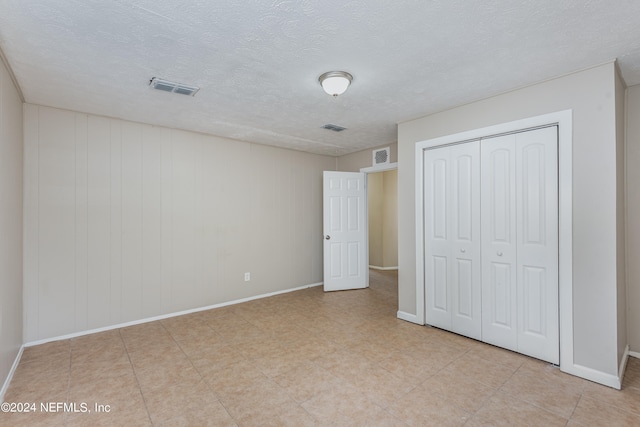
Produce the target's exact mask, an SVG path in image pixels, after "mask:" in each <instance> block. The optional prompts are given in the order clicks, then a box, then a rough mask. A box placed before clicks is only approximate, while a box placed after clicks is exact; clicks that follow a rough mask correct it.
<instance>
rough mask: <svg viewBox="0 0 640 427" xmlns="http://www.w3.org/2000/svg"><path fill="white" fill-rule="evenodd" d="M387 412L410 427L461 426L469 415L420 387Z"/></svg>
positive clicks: (399, 400) (398, 401)
mask: <svg viewBox="0 0 640 427" xmlns="http://www.w3.org/2000/svg"><path fill="white" fill-rule="evenodd" d="M388 411H389V413H390V414H391V415H393V416H394V417H396V418H398V419H399V420H401V421H403V422H405V423H406V424H408V425H410V426H461V425H464V423H465V422H467V420H468V419H469V417H470V415H471V414H469V413H468V412H466V411H464V410H462V409H460V408H459V407H458V406H456V405H455V404H454V403H452V402H449V401H447V400H445V399H444V398H443V397H441V396H438V395H436V394H433V393H430V392H428V391H427V390H425V389H423V388H421V387H416V388H414V389H413V390H411V391H409V392H408V393H407V394H406V395H404V396H403V397H402V398H401V399H398V400H397V401H396V402H395V403H394V404H393V405H391V406H390V407H389V408H388Z"/></svg>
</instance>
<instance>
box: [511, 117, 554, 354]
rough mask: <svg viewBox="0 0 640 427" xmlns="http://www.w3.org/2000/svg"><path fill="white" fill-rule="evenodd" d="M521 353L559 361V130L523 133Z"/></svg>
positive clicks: (519, 157) (519, 145)
mask: <svg viewBox="0 0 640 427" xmlns="http://www.w3.org/2000/svg"><path fill="white" fill-rule="evenodd" d="M516 146H517V155H516V170H517V176H516V185H517V187H518V195H519V198H518V205H517V219H518V232H517V251H518V259H517V283H518V291H517V300H518V302H517V307H518V351H520V352H522V353H524V354H527V355H530V356H533V357H536V358H539V359H543V360H546V361H548V362H551V363H555V364H558V363H559V325H558V176H557V171H558V169H557V152H558V151H557V128H556V127H548V128H543V129H537V130H535V131H529V132H523V133H521V134H517V144H516Z"/></svg>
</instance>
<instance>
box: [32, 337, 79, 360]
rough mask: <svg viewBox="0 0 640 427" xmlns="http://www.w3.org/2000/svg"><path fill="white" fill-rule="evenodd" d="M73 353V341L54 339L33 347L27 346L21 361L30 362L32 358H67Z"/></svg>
mask: <svg viewBox="0 0 640 427" xmlns="http://www.w3.org/2000/svg"><path fill="white" fill-rule="evenodd" d="M70 353H71V343H70V341H69V340H62V341H54V342H50V343H46V344H40V345H36V346H31V347H25V349H24V350H23V352H22V357H21V358H20V362H24V363H27V362H30V361H32V360H36V359H37V360H39V361H43V360H48V359H58V358H63V359H64V358H65V357H66V356H69V354H70Z"/></svg>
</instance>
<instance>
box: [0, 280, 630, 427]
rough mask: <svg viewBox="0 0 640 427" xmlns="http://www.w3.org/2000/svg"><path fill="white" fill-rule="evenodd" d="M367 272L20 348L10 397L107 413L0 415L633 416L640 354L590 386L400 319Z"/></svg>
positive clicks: (392, 300)
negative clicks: (346, 285)
mask: <svg viewBox="0 0 640 427" xmlns="http://www.w3.org/2000/svg"><path fill="white" fill-rule="evenodd" d="M370 279H371V283H370V287H369V288H367V289H362V290H354V291H346V292H335V293H333V292H330V293H325V292H324V291H323V289H322V288H321V287H313V288H309V289H305V290H300V291H296V292H291V293H287V294H283V295H278V296H274V297H270V298H266V299H262V300H255V301H250V302H246V303H243V304H238V305H233V306H228V307H222V308H219V309H213V310H206V311H202V312H197V313H192V314H188V315H184V316H177V317H173V318H169V319H164V320H161V321H156V322H150V323H145V324H140V325H135V326H130V327H126V328H122V329H119V330H113V331H107V332H101V333H97V334H92V335H87V336H82V337H77V338H73V339H71V340H63V341H59V342H53V343H48V344H44V345H39V346H34V347H30V348H27V349H25V351H24V354H23V356H22V360H21V362H20V364H19V366H18V368H17V370H16V372H15V375H14V377H13V381H12V382H11V384H10V386H9V388H8V390H7V393H6V395H5V400H6V401H15V402H17V401H21V402H28V401H35V402H37V403H38V404H39V403H40V402H67V403H75V404H80V403H86V404H88V405H89V406H91V405H93V404H95V403H98V404H102V405H109V407H110V412H108V413H102V414H96V413H90V414H84V413H56V414H46V413H44V414H43V413H37V414H1V413H0V426H3V425H10V426H15V425H29V426H38V425H47V426H49V425H52V426H56V425H60V426H67V425H68V426H84V425H87V426H100V425H108V426H118V425H122V426H138V425H139V426H150V425H152V423H153V425H155V426H161V425H162V426H164V425H168V426H191V425H213V426H227V425H228V426H235V425H238V426H255V425H262V426H271V425H273V426H287V425H295V426H326V425H336V426H385V427H386V426H429V425H437V426H441V425H444V426H446V425H462V424H465V423H466V425H469V426H477V425H495V426H500V425H509V426H518V425H534V426H538V425H545V426H547V425H549V426H553V425H567V426H594V425H623V426H624V425H634V426H635V425H640V419H639V417H640V361H638V360H637V359H634V358H630V359H629V361H628V365H627V371H626V375H625V378H624V382H623V390H622V391H618V390H614V389H611V388H608V387H604V386H600V385H598V384H594V383H591V382H588V381H585V380H582V379H579V378H576V377H573V376H569V375H566V374H564V373H562V372H560V371H559V370H558V369H557V368H556V367H553V366H551V365H549V364H548V363H544V362H540V361H537V360H535V359H531V358H528V357H525V356H522V355H518V354H515V353H512V352H509V351H506V350H502V349H498V348H496V347H493V346H490V345H486V344H483V343H480V342H478V341H475V340H471V339H468V338H466V337H462V336H459V335H456V334H452V333H450V332H446V331H443V330H440V329H437V328H431V327H424V326H419V325H415V324H412V323H410V322H405V321H401V320H399V319H397V318H396V311H397V306H398V296H397V272H378V271H371V272H370ZM576 402H577V404H576ZM570 415H572V418H571V419H570V420H567V418H568V417H569V416H570Z"/></svg>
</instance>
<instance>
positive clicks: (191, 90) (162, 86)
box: [149, 77, 200, 96]
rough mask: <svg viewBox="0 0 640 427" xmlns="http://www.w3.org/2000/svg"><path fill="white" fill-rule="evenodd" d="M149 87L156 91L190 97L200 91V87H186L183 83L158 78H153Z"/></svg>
mask: <svg viewBox="0 0 640 427" xmlns="http://www.w3.org/2000/svg"><path fill="white" fill-rule="evenodd" d="M149 86H151V87H152V88H154V89H158V90H163V91H165V92H173V93H179V94H181V95H189V96H193V95H195V94H196V92H197V91H199V90H200V88H199V87H195V86H191V85H186V84H183V83H176V82H170V81H169V80H164V79H159V78H158V77H154V78H152V79H151V80H150V81H149Z"/></svg>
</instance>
